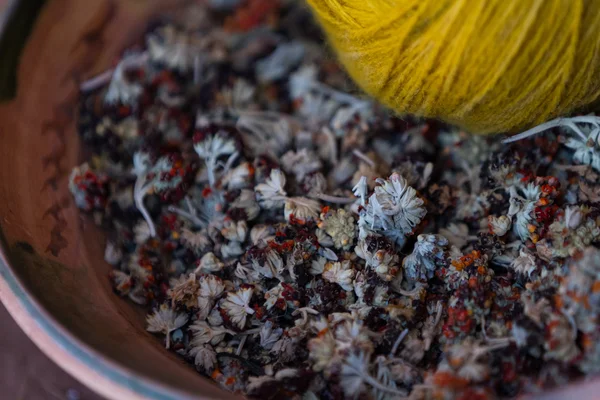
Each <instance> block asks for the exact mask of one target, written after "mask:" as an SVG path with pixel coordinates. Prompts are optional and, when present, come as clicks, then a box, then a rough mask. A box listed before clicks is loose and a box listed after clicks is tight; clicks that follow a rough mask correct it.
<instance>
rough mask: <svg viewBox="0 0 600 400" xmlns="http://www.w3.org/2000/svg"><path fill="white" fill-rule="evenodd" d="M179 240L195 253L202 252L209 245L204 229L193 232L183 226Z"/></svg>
mask: <svg viewBox="0 0 600 400" xmlns="http://www.w3.org/2000/svg"><path fill="white" fill-rule="evenodd" d="M181 241H182V243H183V244H184V245H185V246H186V247H187V248H189V249H190V250H193V251H194V252H195V253H200V252H203V251H204V250H206V249H208V247H209V246H210V245H211V241H210V239H209V237H208V233H207V231H206V229H203V230H201V231H198V232H194V231H191V230H189V229H187V228H183V229H182V230H181Z"/></svg>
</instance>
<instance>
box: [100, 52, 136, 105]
mask: <svg viewBox="0 0 600 400" xmlns="http://www.w3.org/2000/svg"><path fill="white" fill-rule="evenodd" d="M137 57H138V55H136V54H131V55H127V56H125V57H124V58H123V59H122V60H121V61H120V62H119V64H118V65H117V67H116V68H115V71H114V72H113V75H112V79H111V81H110V84H109V85H108V89H107V90H106V94H105V95H104V102H105V103H106V104H113V105H118V104H125V105H131V106H133V105H135V104H136V102H137V100H138V98H139V97H140V96H141V94H142V93H143V92H144V88H143V87H142V85H140V84H139V83H135V82H129V81H128V79H127V77H126V75H125V72H126V71H127V66H128V64H129V63H130V60H131V59H133V58H137Z"/></svg>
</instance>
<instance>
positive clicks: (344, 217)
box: [318, 209, 356, 250]
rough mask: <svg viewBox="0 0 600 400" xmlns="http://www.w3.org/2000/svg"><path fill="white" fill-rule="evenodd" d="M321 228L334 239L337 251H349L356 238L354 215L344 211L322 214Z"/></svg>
mask: <svg viewBox="0 0 600 400" xmlns="http://www.w3.org/2000/svg"><path fill="white" fill-rule="evenodd" d="M318 226H319V228H321V229H324V230H325V232H327V234H328V235H329V236H331V238H332V239H333V244H334V246H335V248H336V249H344V250H349V249H350V247H351V246H352V243H353V241H354V237H355V236H356V223H355V221H354V217H353V216H352V214H350V213H348V212H347V211H346V210H344V209H338V210H336V211H333V212H327V213H321V222H320V223H319V224H318Z"/></svg>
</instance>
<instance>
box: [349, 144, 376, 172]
mask: <svg viewBox="0 0 600 400" xmlns="http://www.w3.org/2000/svg"><path fill="white" fill-rule="evenodd" d="M352 154H354V155H355V156H356V157H358V158H360V159H361V160H362V161H364V162H366V163H367V164H369V166H370V167H371V168H375V161H373V160H371V159H370V158H369V156H367V155H366V154H365V153H363V152H362V151H360V150H358V149H354V150H352Z"/></svg>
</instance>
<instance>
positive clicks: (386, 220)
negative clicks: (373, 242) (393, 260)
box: [361, 173, 427, 244]
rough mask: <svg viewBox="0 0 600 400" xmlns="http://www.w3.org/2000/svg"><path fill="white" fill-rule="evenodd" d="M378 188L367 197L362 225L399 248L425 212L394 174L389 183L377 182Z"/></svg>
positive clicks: (421, 203)
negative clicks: (390, 239)
mask: <svg viewBox="0 0 600 400" xmlns="http://www.w3.org/2000/svg"><path fill="white" fill-rule="evenodd" d="M377 182H378V183H379V186H377V187H375V192H374V193H373V194H372V195H371V196H370V197H369V203H368V204H367V207H366V209H365V211H364V212H363V213H361V221H362V224H364V225H366V226H368V227H369V228H370V229H372V230H377V231H381V233H383V234H384V235H386V236H388V237H390V238H393V239H394V240H395V241H396V242H398V243H399V244H403V243H404V238H405V236H406V235H409V234H411V233H412V231H413V229H414V228H415V226H417V225H418V224H419V223H420V222H421V220H422V219H423V217H424V216H425V214H426V213H427V211H426V210H425V207H424V206H423V204H424V202H423V200H422V199H420V198H419V197H418V196H417V192H416V190H415V189H413V188H412V187H410V186H408V185H407V183H406V180H405V179H404V178H403V177H401V176H400V175H398V174H396V173H394V174H392V175H391V176H390V177H389V179H378V180H377Z"/></svg>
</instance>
